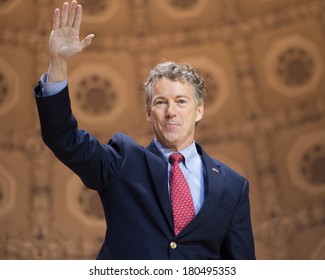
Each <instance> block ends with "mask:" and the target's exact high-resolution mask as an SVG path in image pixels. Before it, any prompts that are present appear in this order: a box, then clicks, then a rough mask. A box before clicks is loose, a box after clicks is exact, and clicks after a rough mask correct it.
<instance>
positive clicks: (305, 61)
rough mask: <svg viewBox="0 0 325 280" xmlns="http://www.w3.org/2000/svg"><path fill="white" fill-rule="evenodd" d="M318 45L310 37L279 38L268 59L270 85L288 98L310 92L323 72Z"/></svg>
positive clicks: (273, 44) (296, 35)
mask: <svg viewBox="0 0 325 280" xmlns="http://www.w3.org/2000/svg"><path fill="white" fill-rule="evenodd" d="M322 61H323V58H322V56H321V54H320V50H319V48H318V46H317V45H316V44H315V43H314V42H312V41H311V40H309V39H308V38H306V37H303V36H301V35H298V34H290V35H288V36H285V37H281V38H277V40H275V41H274V42H273V43H272V44H271V45H270V48H269V49H268V50H267V52H266V55H265V58H264V69H265V75H266V79H267V81H268V83H269V84H270V86H272V87H273V88H275V89H276V90H278V91H279V92H280V93H282V94H284V95H286V96H288V97H296V96H297V95H301V94H308V93H310V92H311V91H312V90H313V89H314V88H315V87H316V85H317V84H318V82H319V81H320V79H321V77H322V73H323V64H322Z"/></svg>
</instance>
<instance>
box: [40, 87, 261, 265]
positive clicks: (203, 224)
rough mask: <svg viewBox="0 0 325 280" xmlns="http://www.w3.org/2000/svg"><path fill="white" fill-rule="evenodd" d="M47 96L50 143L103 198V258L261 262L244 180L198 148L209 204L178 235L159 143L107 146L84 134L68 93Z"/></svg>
mask: <svg viewBox="0 0 325 280" xmlns="http://www.w3.org/2000/svg"><path fill="white" fill-rule="evenodd" d="M41 92H42V91H41V87H40V86H38V87H36V89H35V95H36V101H37V107H38V111H39V117H40V123H41V130H42V137H43V140H44V142H45V143H46V145H47V146H48V147H49V148H50V149H51V150H52V151H53V153H54V154H55V155H56V156H57V158H58V159H59V160H61V161H62V162H63V163H64V164H66V165H67V166H68V167H69V168H70V169H71V170H72V171H73V172H75V173H76V174H77V175H78V176H79V177H80V178H81V180H82V181H83V182H84V183H85V185H86V186H88V187H89V188H92V189H94V190H96V191H97V192H98V194H99V196H100V199H101V202H102V205H103V208H104V212H105V218H106V223H107V231H106V236H105V241H104V243H103V245H102V248H101V249H100V252H99V254H98V257H97V258H98V259H183V260H184V259H255V253H254V241H253V233H252V226H251V218H250V206H249V196H248V189H249V186H248V181H247V180H246V179H245V178H244V177H242V176H241V175H239V174H237V173H236V172H235V171H233V170H231V169H230V168H229V167H227V166H226V165H224V164H222V163H221V162H219V161H217V160H215V159H213V158H211V157H210V156H208V155H207V154H206V152H205V151H204V150H203V148H202V147H201V146H200V145H198V144H197V145H196V147H197V150H198V153H199V154H200V155H201V157H202V160H203V163H204V167H205V190H206V195H205V201H204V203H203V205H202V208H201V209H200V211H199V212H198V214H197V215H196V217H195V218H194V219H193V220H192V221H191V222H190V223H189V224H188V225H187V226H186V227H185V229H184V230H183V231H182V232H181V233H180V234H179V235H177V236H175V235H174V230H173V219H172V211H171V205H170V199H169V194H168V174H167V162H166V161H165V160H164V159H163V157H162V155H161V154H160V152H159V151H158V150H157V149H156V147H155V145H154V144H153V143H151V144H150V145H149V146H148V147H147V148H145V147H142V146H140V145H138V144H137V143H136V142H135V141H133V140H132V139H131V138H130V137H128V136H126V135H124V134H121V133H117V134H115V135H114V136H113V137H112V138H111V140H110V141H109V143H108V144H101V143H99V142H98V140H97V139H96V138H95V137H93V136H92V135H91V134H89V133H88V132H86V131H83V130H79V129H78V126H77V122H76V120H75V118H74V116H73V114H72V112H71V106H70V99H69V94H68V87H66V88H65V89H64V90H63V91H62V92H60V93H58V94H56V95H53V96H50V97H41ZM172 242H174V243H173V244H174V246H171V243H172ZM175 245H176V246H175ZM175 247H176V248H175Z"/></svg>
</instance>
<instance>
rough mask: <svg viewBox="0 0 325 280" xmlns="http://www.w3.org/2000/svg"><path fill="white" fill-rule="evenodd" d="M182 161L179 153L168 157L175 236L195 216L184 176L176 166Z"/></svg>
mask: <svg viewBox="0 0 325 280" xmlns="http://www.w3.org/2000/svg"><path fill="white" fill-rule="evenodd" d="M183 159H184V157H183V155H182V154H180V153H173V154H171V155H170V156H169V160H170V162H171V169H170V197H171V202H172V209H173V217H174V231H175V235H178V234H179V233H180V232H181V231H182V230H183V228H185V226H186V225H187V224H188V223H189V222H190V221H191V220H192V219H193V218H194V216H195V212H194V205H193V200H192V195H191V192H190V189H189V186H188V184H187V182H186V179H185V177H184V174H183V172H182V170H181V169H180V167H179V165H178V164H179V163H180V162H181V161H182V160H183Z"/></svg>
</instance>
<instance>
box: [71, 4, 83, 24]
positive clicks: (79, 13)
mask: <svg viewBox="0 0 325 280" xmlns="http://www.w3.org/2000/svg"><path fill="white" fill-rule="evenodd" d="M81 20H82V6H81V5H78V6H77V8H76V16H75V20H74V23H73V27H74V28H76V29H80V26H81Z"/></svg>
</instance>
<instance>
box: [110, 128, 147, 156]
mask: <svg viewBox="0 0 325 280" xmlns="http://www.w3.org/2000/svg"><path fill="white" fill-rule="evenodd" d="M106 146H107V147H109V148H110V149H112V148H113V149H115V150H118V151H120V152H121V153H123V154H124V153H128V152H132V151H133V152H135V151H142V152H143V150H144V148H143V147H142V146H140V145H139V144H138V143H137V142H136V141H135V140H134V139H133V138H131V137H130V136H128V135H126V134H124V133H121V132H118V133H115V134H114V135H113V136H112V138H111V139H110V140H109V141H108V143H107V145H106Z"/></svg>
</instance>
